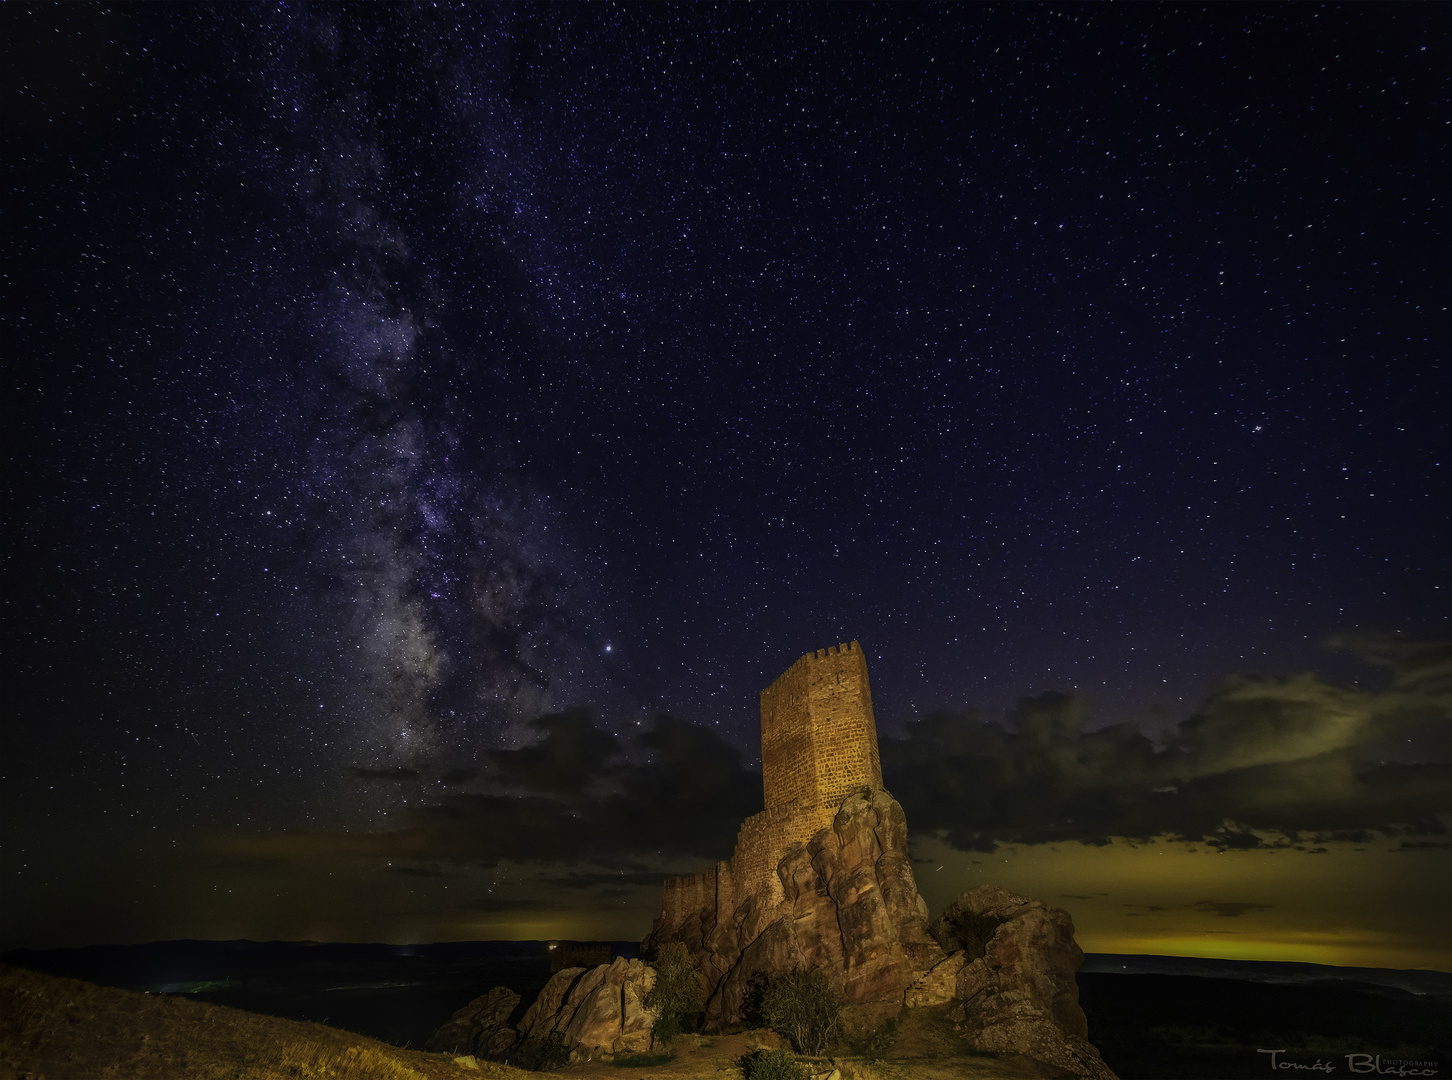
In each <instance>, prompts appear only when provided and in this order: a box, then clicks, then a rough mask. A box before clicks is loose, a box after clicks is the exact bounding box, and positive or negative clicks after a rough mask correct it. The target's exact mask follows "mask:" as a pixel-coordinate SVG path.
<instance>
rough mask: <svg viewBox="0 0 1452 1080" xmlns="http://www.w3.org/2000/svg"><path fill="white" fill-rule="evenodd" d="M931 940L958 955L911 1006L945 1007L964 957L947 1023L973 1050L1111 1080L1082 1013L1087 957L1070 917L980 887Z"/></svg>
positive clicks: (915, 990) (929, 979)
mask: <svg viewBox="0 0 1452 1080" xmlns="http://www.w3.org/2000/svg"><path fill="white" fill-rule="evenodd" d="M933 933H934V936H935V937H936V938H937V939H938V941H939V942H940V943H941V944H942V946H943V948H945V949H949V950H953V952H952V955H951V956H950V957H949V958H948V960H947V961H945V962H944V963H943V964H940V965H938V967H936V968H934V969H933V970H932V971H931V972H929V973H928V974H927V975H925V976H924V977H923V978H922V979H920V980H918V982H917V983H914V985H913V987H912V988H911V989H910V990H909V992H908V999H907V1000H908V1002H909V1003H912V1002H913V997H914V994H917V995H918V998H919V1000H921V1001H923V1002H924V1003H934V1002H936V1001H938V1000H941V994H942V984H943V982H944V981H945V980H946V977H947V975H948V971H949V966H950V965H951V964H952V963H953V962H954V961H956V960H957V959H958V958H959V957H961V961H959V962H958V963H957V968H956V974H955V975H954V986H953V992H952V995H951V997H952V998H953V999H954V1000H955V1003H954V1005H953V1007H952V1008H951V1009H950V1010H949V1013H948V1015H949V1016H950V1017H951V1018H952V1019H953V1020H955V1021H957V1022H958V1023H959V1024H961V1025H962V1030H963V1033H964V1035H965V1037H966V1038H967V1040H968V1042H969V1043H970V1044H971V1045H972V1046H974V1047H975V1048H977V1049H979V1050H990V1051H995V1052H999V1053H1005V1052H1010V1053H1018V1054H1027V1055H1029V1056H1030V1057H1033V1058H1037V1059H1038V1060H1040V1061H1044V1062H1048V1063H1049V1064H1051V1065H1056V1066H1058V1067H1059V1068H1062V1069H1067V1070H1068V1071H1070V1072H1072V1073H1074V1074H1075V1075H1076V1076H1086V1077H1093V1078H1094V1080H1112V1078H1113V1076H1114V1074H1113V1073H1112V1072H1111V1071H1110V1070H1109V1067H1108V1066H1107V1065H1105V1064H1104V1061H1103V1060H1102V1059H1101V1058H1100V1057H1099V1051H1097V1050H1095V1049H1094V1047H1093V1046H1091V1045H1090V1044H1089V1025H1088V1022H1087V1021H1086V1020H1085V1018H1084V1010H1083V1009H1081V1008H1080V1007H1079V987H1078V984H1077V983H1076V982H1075V981H1074V975H1075V973H1076V972H1077V971H1078V970H1079V967H1080V965H1081V964H1082V963H1083V962H1084V954H1083V952H1081V951H1080V949H1079V946H1078V944H1077V943H1075V941H1074V923H1073V921H1072V920H1071V919H1070V918H1069V913H1068V912H1066V911H1064V910H1062V909H1060V908H1056V907H1050V906H1049V905H1048V904H1045V903H1044V902H1043V901H1042V900H1031V899H1029V898H1028V897H1026V896H1019V895H1017V894H1015V893H1011V892H1006V891H1005V890H1003V889H1000V888H998V887H996V886H993V885H980V886H979V887H978V888H976V889H971V890H969V891H968V892H965V893H963V895H961V896H960V897H958V899H957V900H955V901H954V902H953V903H952V904H950V905H949V907H948V909H947V910H946V911H945V912H944V913H943V916H942V918H940V919H939V920H938V921H937V922H936V923H934V924H933ZM940 972H941V974H940ZM920 987H921V989H919V988H920Z"/></svg>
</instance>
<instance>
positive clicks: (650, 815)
mask: <svg viewBox="0 0 1452 1080" xmlns="http://www.w3.org/2000/svg"><path fill="white" fill-rule="evenodd" d="M531 727H532V729H533V730H534V731H535V732H536V733H538V734H540V735H541V738H540V740H539V741H538V742H537V743H534V744H532V745H530V746H527V747H523V748H521V749H519V750H504V751H493V752H491V753H490V755H489V757H490V759H491V760H492V761H493V762H494V763H495V764H496V765H497V767H498V770H499V776H498V778H497V782H495V783H494V785H493V786H492V787H486V789H485V790H470V791H449V792H446V793H444V794H442V795H440V796H437V797H436V798H434V799H433V800H432V801H428V802H424V803H421V804H420V803H417V802H415V801H412V800H411V801H410V803H409V805H408V809H407V813H406V815H405V820H404V824H403V826H402V827H401V828H399V829H396V830H394V831H390V832H377V833H281V834H251V835H242V834H225V835H214V836H212V837H210V838H209V839H208V841H207V845H206V846H207V848H208V850H209V851H210V852H212V853H213V854H214V855H220V856H223V857H226V858H234V859H235V858H262V857H272V858H319V857H325V856H345V857H358V858H387V859H408V860H418V861H423V860H453V861H460V862H472V863H477V864H481V865H484V866H493V865H496V864H497V863H499V862H501V861H503V860H509V861H511V862H521V863H527V862H553V861H576V860H591V859H597V858H604V857H609V858H612V859H620V858H624V857H631V856H635V857H643V858H649V859H650V860H652V861H659V860H662V859H669V858H676V857H683V858H684V857H689V858H691V859H695V860H700V861H714V860H718V859H723V858H726V857H727V856H729V855H730V854H731V851H732V848H733V847H734V845H735V841H736V832H737V830H738V829H739V828H740V826H741V822H742V821H743V820H744V819H745V818H747V817H749V816H750V815H751V814H754V813H756V812H757V811H759V810H760V809H761V777H760V774H758V773H753V772H750V771H748V770H746V769H745V768H744V767H743V765H742V763H741V755H740V753H739V752H738V751H737V750H736V749H735V748H734V747H732V746H731V745H730V744H728V743H727V742H725V740H723V739H722V738H721V737H720V736H719V735H718V734H716V733H715V732H714V731H712V730H709V729H707V728H702V727H698V726H696V725H694V724H690V723H687V722H685V721H682V720H677V719H675V718H673V717H669V716H659V717H657V718H656V720H655V722H654V724H653V725H652V726H651V727H650V728H649V729H647V730H646V731H645V732H644V733H643V734H641V735H640V736H639V738H638V743H639V745H638V747H637V748H636V756H640V755H642V754H644V755H648V757H645V758H644V759H643V760H641V761H630V760H626V758H625V757H624V756H623V751H624V749H625V747H624V746H623V745H622V741H621V740H619V739H617V738H616V736H614V735H611V734H609V733H608V732H605V731H602V730H601V729H600V728H599V727H597V726H596V725H595V723H594V722H593V720H592V719H591V718H590V715H589V713H588V712H586V711H584V710H578V709H576V710H569V711H567V712H563V713H555V714H550V715H547V716H542V717H540V718H538V719H537V720H535V721H534V722H533V723H532V725H531ZM617 755H619V760H615V759H616V758H617ZM386 775H388V776H389V777H392V776H393V775H394V773H393V772H392V771H388V772H387V773H386ZM481 783H482V781H481ZM398 872H400V873H411V872H412V871H409V870H399V871H398ZM649 876H650V879H651V880H652V881H657V880H659V878H658V875H657V874H656V873H655V872H652V873H651V874H650V875H649ZM577 877H578V880H574V879H565V880H562V881H561V882H560V884H561V885H563V886H565V887H572V888H574V887H578V888H584V887H588V886H589V885H592V884H605V883H608V884H611V885H621V884H639V883H642V882H644V880H645V878H644V877H643V876H634V877H632V876H631V875H625V876H621V875H618V874H609V875H604V878H603V879H602V880H601V881H598V882H597V881H594V880H593V879H590V875H588V874H584V875H577ZM605 879H608V881H607V880H605Z"/></svg>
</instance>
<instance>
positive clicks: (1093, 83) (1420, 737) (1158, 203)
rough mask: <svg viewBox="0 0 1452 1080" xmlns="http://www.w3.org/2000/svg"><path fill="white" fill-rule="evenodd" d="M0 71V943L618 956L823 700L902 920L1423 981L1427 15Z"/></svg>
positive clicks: (194, 58) (633, 19)
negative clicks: (490, 941)
mask: <svg viewBox="0 0 1452 1080" xmlns="http://www.w3.org/2000/svg"><path fill="white" fill-rule="evenodd" d="M0 21H3V33H0V39H3V48H4V50H5V55H4V57H3V63H0V67H3V78H4V88H5V92H4V100H5V124H4V133H3V138H4V144H5V154H4V158H5V163H6V165H5V168H6V172H7V184H6V190H7V195H6V199H5V206H4V245H3V258H4V275H5V278H4V282H5V286H4V287H5V292H4V296H5V300H4V321H5V335H4V340H5V354H6V359H7V362H6V375H5V382H4V392H3V395H0V409H3V413H4V415H3V433H4V435H3V437H4V446H5V467H4V470H3V476H0V483H3V492H4V504H3V505H4V513H3V529H4V535H3V540H4V547H3V551H0V557H3V579H0V580H3V595H0V604H3V608H0V617H3V620H4V624H3V650H4V652H3V663H4V668H3V683H4V694H3V699H4V700H3V703H4V719H3V727H0V749H3V754H0V806H3V825H4V843H3V845H0V859H3V864H0V865H3V873H4V876H3V879H0V880H3V885H0V889H3V894H0V895H3V900H4V902H3V905H0V946H4V947H11V946H17V945H30V946H58V945H75V944H86V943H92V942H106V941H145V940H153V939H164V938H177V937H198V938H234V937H250V938H254V939H272V938H279V939H289V940H298V939H319V940H378V941H433V940H449V939H486V938H540V937H553V936H568V937H580V938H589V937H602V938H618V939H628V938H638V937H640V936H642V935H643V934H644V933H645V931H646V930H647V929H648V928H649V924H650V919H651V917H652V915H653V914H655V913H656V911H658V908H659V877H660V875H661V873H663V872H679V871H684V870H690V869H695V868H698V867H700V866H701V865H703V864H705V863H707V862H710V861H714V860H715V859H718V858H722V857H725V856H726V855H728V854H729V852H730V850H731V845H732V842H733V840H734V837H735V831H736V828H737V825H738V824H739V822H740V821H741V820H742V819H743V818H744V817H746V816H747V815H749V814H751V813H753V812H755V811H756V810H759V809H760V808H761V786H760V785H761V781H760V774H759V769H760V758H759V729H758V718H757V694H758V693H759V691H760V690H761V689H762V688H764V687H765V686H766V685H768V684H769V683H770V682H771V681H772V680H773V679H774V678H775V677H776V676H777V675H778V674H780V672H781V671H783V670H785V668H786V667H787V666H788V665H789V664H790V663H791V662H792V661H793V660H795V659H796V658H797V657H798V656H800V655H801V654H803V653H804V652H807V651H809V650H811V649H815V648H820V647H824V646H826V645H828V644H835V643H838V642H846V641H851V640H860V641H861V642H862V644H863V647H864V648H865V649H866V652H867V657H868V663H869V669H870V673H871V678H872V685H873V694H874V700H875V703H876V714H877V720H878V726H879V731H880V733H881V736H882V751H883V764H884V775H885V780H886V783H887V785H888V787H889V789H890V790H891V791H892V792H893V793H894V794H895V795H896V796H897V797H898V798H899V800H900V801H901V802H902V803H903V805H904V807H905V809H906V811H907V813H908V820H909V825H910V827H912V829H913V835H914V837H915V840H914V843H915V851H914V854H915V858H916V860H917V872H918V877H919V882H920V885H921V886H922V889H923V892H924V894H925V896H926V897H927V898H928V900H929V903H930V906H932V907H934V908H941V907H942V906H943V905H945V904H946V903H947V902H948V901H949V900H950V899H952V897H953V896H954V895H956V892H957V891H958V890H960V889H962V888H966V887H969V886H971V885H973V884H977V883H980V882H982V881H986V880H992V881H995V882H997V883H999V884H1002V885H1005V886H1008V887H1011V888H1018V889H1021V890H1023V891H1029V892H1030V893H1031V894H1032V895H1037V896H1042V897H1044V898H1046V899H1049V900H1051V901H1052V902H1055V903H1059V904H1061V905H1062V906H1065V907H1066V908H1068V909H1069V910H1070V911H1071V912H1072V913H1073V914H1074V916H1075V919H1076V923H1077V925H1078V927H1079V937H1080V942H1081V944H1082V945H1083V946H1084V947H1085V948H1086V950H1089V951H1118V952H1146V953H1174V954H1183V955H1212V956H1248V957H1260V958H1268V959H1293V960H1313V961H1318V962H1326V963H1348V964H1367V965H1371V966H1396V967H1440V968H1442V969H1452V934H1449V931H1448V927H1447V925H1446V920H1445V916H1444V915H1442V914H1440V912H1441V911H1442V910H1443V906H1444V905H1445V903H1446V902H1447V901H1448V900H1449V899H1452V855H1449V843H1448V840H1447V826H1448V824H1449V820H1452V819H1449V814H1452V775H1449V774H1452V769H1449V763H1452V736H1449V714H1452V704H1449V702H1452V697H1449V694H1452V645H1449V641H1452V628H1449V625H1448V623H1449V619H1448V616H1449V603H1448V597H1449V589H1452V574H1449V570H1452V558H1449V554H1448V553H1449V551H1452V544H1449V537H1452V529H1449V521H1448V518H1449V508H1452V485H1449V482H1448V470H1447V458H1446V455H1447V453H1448V450H1449V444H1448V429H1449V419H1452V410H1449V404H1452V400H1449V399H1452V393H1449V389H1452V388H1449V379H1448V361H1447V346H1448V342H1449V340H1452V339H1449V334H1448V317H1447V308H1446V303H1447V296H1448V285H1449V276H1452V275H1449V259H1448V247H1447V212H1446V203H1447V198H1446V191H1447V185H1446V178H1447V176H1448V164H1449V162H1448V157H1449V155H1448V142H1447V125H1448V123H1449V120H1452V112H1449V108H1448V104H1447V85H1448V84H1447V73H1448V70H1449V66H1448V65H1449V59H1452V57H1449V51H1452V50H1449V44H1452V42H1449V34H1448V25H1447V20H1446V18H1445V12H1444V11H1442V10H1441V9H1439V8H1437V7H1436V6H1435V5H1422V4H1397V3H1390V4H1379V5H1374V6H1373V5H1352V6H1337V5H1330V6H1313V5H1279V6H1274V7H1271V6H1250V5H1216V6H1211V7H1208V8H1202V7H1195V6H1164V5H1136V6H1132V7H1118V6H1116V7H1108V6H1078V5H1032V6H1031V5H1006V6H997V5H971V6H912V7H907V6H903V7H893V6H887V7H868V6H829V5H821V6H781V5H777V6H766V7H748V6H745V5H727V6H690V7H687V6H655V5H612V4H600V5H589V6H546V5H509V6H489V5H483V4H476V5H467V6H447V5H445V6H425V5H390V6H384V5H326V6H325V5H308V4H291V3H288V4H268V5H253V6H247V7H234V6H230V5H228V6H210V5H196V6H193V5H165V6H160V5H158V6H114V5H92V4H86V5H79V4H77V5H59V6H38V5H32V6H23V7H16V6H15V5H7V7H6V8H5V10H4V11H3V12H0Z"/></svg>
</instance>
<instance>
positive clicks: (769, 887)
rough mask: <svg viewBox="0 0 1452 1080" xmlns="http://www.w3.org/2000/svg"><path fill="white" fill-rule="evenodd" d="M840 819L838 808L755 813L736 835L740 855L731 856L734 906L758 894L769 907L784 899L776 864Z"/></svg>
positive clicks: (790, 808)
mask: <svg viewBox="0 0 1452 1080" xmlns="http://www.w3.org/2000/svg"><path fill="white" fill-rule="evenodd" d="M836 816H837V807H835V806H801V805H788V806H776V807H773V808H772V809H770V810H763V811H762V812H761V813H759V814H753V815H752V816H751V817H749V818H747V819H746V820H745V821H744V822H742V824H741V831H740V832H739V833H737V835H736V853H735V854H734V855H732V856H731V875H732V879H733V885H734V888H733V894H734V895H733V897H732V900H733V906H734V902H735V901H736V899H737V898H740V899H745V897H746V896H748V895H751V894H754V895H756V896H759V897H761V898H762V900H764V901H766V903H767V904H768V906H771V905H775V904H779V903H781V901H782V899H783V893H782V887H781V879H780V878H778V877H777V876H776V864H777V863H778V862H780V861H781V858H782V856H783V855H785V854H786V853H787V851H788V850H789V849H790V848H792V847H794V846H795V845H797V844H805V843H806V842H807V841H808V840H810V839H811V838H812V837H814V836H816V835H817V833H818V832H820V831H821V830H822V829H825V828H829V827H830V826H831V824H832V819H833V818H834V817H836Z"/></svg>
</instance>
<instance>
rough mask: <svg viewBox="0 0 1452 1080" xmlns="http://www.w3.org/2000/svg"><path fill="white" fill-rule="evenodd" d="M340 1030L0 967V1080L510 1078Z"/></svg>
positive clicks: (505, 1072)
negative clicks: (106, 1079) (124, 1079)
mask: <svg viewBox="0 0 1452 1080" xmlns="http://www.w3.org/2000/svg"><path fill="white" fill-rule="evenodd" d="M475 1064H477V1068H469V1067H467V1066H466V1065H462V1064H459V1063H457V1062H456V1061H455V1060H454V1058H453V1057H451V1056H450V1055H447V1054H425V1053H422V1052H419V1051H416V1050H401V1049H399V1048H398V1047H396V1046H390V1045H389V1044H388V1043H382V1042H378V1041H377V1040H374V1039H369V1038H367V1037H365V1036H363V1035H355V1034H353V1033H352V1032H349V1031H339V1030H338V1029H336V1028H330V1027H325V1026H324V1025H322V1024H313V1023H308V1022H305V1021H301V1020H283V1019H280V1018H278V1017H274V1016H260V1015H258V1014H256V1013H249V1012H243V1011H242V1010H241V1009H229V1008H227V1007H226V1006H224V1005H209V1004H207V1003H205V1002H200V1001H189V1000H187V999H185V998H181V997H173V996H171V995H165V994H143V993H138V992H136V991H134V990H117V989H115V988H113V987H108V986H96V985H95V984H94V983H88V982H82V981H80V980H79V979H65V978H60V977H57V976H54V975H42V974H39V973H37V972H33V971H27V970H25V969H24V968H15V967H0V1080H10V1078H15V1080H19V1078H22V1077H27V1078H33V1080H42V1078H43V1080H91V1078H95V1077H137V1078H142V1077H156V1078H158V1080H163V1078H164V1080H172V1078H175V1077H183V1076H184V1077H188V1078H190V1080H224V1078H225V1080H271V1078H273V1077H278V1078H282V1077H287V1078H290V1080H312V1078H318V1080H322V1078H324V1077H326V1078H328V1080H463V1078H465V1077H479V1076H487V1077H490V1078H492V1080H516V1078H523V1077H528V1076H530V1075H531V1074H530V1073H527V1072H523V1071H521V1070H519V1069H513V1068H510V1067H508V1066H506V1065H497V1064H493V1063H488V1062H480V1063H475Z"/></svg>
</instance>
